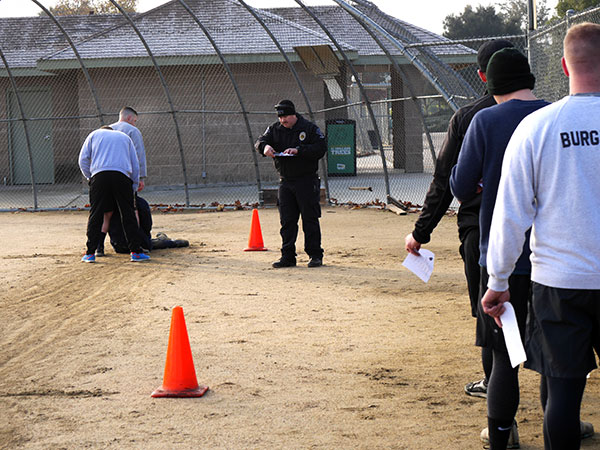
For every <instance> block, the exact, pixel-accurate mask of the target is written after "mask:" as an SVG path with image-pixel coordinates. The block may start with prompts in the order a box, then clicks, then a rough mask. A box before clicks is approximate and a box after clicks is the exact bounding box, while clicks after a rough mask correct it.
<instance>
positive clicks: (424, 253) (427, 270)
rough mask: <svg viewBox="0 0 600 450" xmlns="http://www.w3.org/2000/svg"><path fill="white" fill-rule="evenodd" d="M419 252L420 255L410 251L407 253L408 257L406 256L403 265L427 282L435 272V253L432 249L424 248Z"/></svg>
mask: <svg viewBox="0 0 600 450" xmlns="http://www.w3.org/2000/svg"><path fill="white" fill-rule="evenodd" d="M419 254H420V255H419V256H415V255H413V254H412V253H409V254H408V255H406V258H404V262H403V263H402V265H403V266H404V267H406V268H407V269H408V270H410V271H411V272H412V273H414V274H415V275H416V276H418V277H419V278H420V279H421V280H423V281H424V282H425V283H427V282H428V281H429V277H431V273H432V272H433V262H434V259H435V255H434V254H433V252H432V251H430V250H427V249H424V248H422V249H421V250H419Z"/></svg>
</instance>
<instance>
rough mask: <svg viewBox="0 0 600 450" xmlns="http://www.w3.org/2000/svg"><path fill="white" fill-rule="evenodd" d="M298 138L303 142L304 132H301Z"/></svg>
mask: <svg viewBox="0 0 600 450" xmlns="http://www.w3.org/2000/svg"><path fill="white" fill-rule="evenodd" d="M299 138H300V140H301V141H303V140H304V139H306V131H301V132H300V136H299Z"/></svg>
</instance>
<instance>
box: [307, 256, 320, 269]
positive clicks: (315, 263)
mask: <svg viewBox="0 0 600 450" xmlns="http://www.w3.org/2000/svg"><path fill="white" fill-rule="evenodd" d="M322 265H323V259H322V258H310V261H309V262H308V267H321V266H322Z"/></svg>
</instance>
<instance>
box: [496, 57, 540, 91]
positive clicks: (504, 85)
mask: <svg viewBox="0 0 600 450" xmlns="http://www.w3.org/2000/svg"><path fill="white" fill-rule="evenodd" d="M485 74H486V76H487V89H488V92H489V93H490V94H492V95H503V94H508V93H510V92H515V91H518V90H519V89H533V88H534V86H535V77H534V76H533V74H532V73H531V69H530V68H529V62H528V61H527V58H526V57H525V55H524V54H523V53H521V52H520V51H519V50H517V49H516V48H503V49H502V50H499V51H497V52H496V53H494V54H493V55H492V57H491V58H490V62H489V63H488V67H487V71H486V73H485Z"/></svg>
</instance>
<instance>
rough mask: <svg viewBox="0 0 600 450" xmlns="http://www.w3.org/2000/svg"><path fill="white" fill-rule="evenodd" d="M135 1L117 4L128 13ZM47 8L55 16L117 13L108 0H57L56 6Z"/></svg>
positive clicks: (133, 6)
mask: <svg viewBox="0 0 600 450" xmlns="http://www.w3.org/2000/svg"><path fill="white" fill-rule="evenodd" d="M137 2H138V0H118V1H117V3H118V4H119V6H120V7H121V8H123V9H124V10H125V11H126V12H128V13H129V12H135V11H136V8H137ZM48 9H49V10H50V12H51V13H52V14H54V15H55V16H76V15H88V14H118V13H119V10H118V9H117V7H116V6H115V5H113V3H112V2H111V1H110V0H59V1H58V2H57V4H56V6H52V7H50V8H48ZM42 14H43V13H42Z"/></svg>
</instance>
